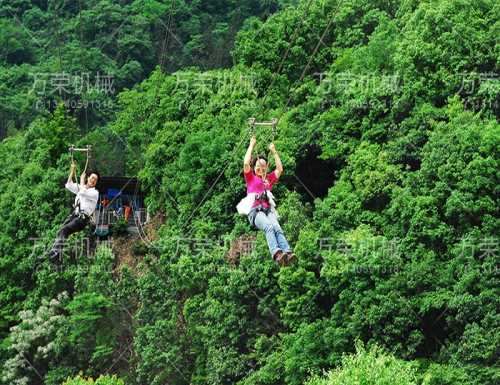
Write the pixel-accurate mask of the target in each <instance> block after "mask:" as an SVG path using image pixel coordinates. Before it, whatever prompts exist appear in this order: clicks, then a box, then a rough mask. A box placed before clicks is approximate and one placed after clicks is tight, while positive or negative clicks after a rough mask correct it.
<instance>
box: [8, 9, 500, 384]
mask: <svg viewBox="0 0 500 385" xmlns="http://www.w3.org/2000/svg"><path fill="white" fill-rule="evenodd" d="M122 3H123V4H115V3H112V2H109V1H99V2H93V1H90V2H86V3H85V4H84V5H83V10H82V12H81V14H79V4H77V3H76V2H68V3H67V4H65V5H64V6H62V7H61V8H60V9H58V12H59V14H60V15H61V17H64V20H65V21H66V22H64V23H62V27H63V28H64V31H65V32H67V33H66V34H65V37H64V40H65V41H64V44H65V47H66V48H65V49H64V50H61V51H62V52H61V56H60V59H61V60H62V62H63V64H64V65H67V66H68V67H67V68H68V69H69V70H71V71H72V72H75V71H76V72H78V71H87V70H90V71H94V72H96V71H98V70H105V72H108V73H111V74H113V75H115V82H116V83H115V86H116V88H117V96H116V100H117V103H116V105H115V104H113V103H111V104H109V105H106V107H103V108H100V109H98V111H90V110H89V111H86V110H85V109H84V108H80V107H77V108H75V109H72V108H65V107H63V106H61V105H60V106H58V107H57V108H55V109H54V111H53V112H52V113H51V114H46V113H45V112H44V111H38V112H39V113H38V112H37V113H33V111H32V110H31V109H30V103H31V102H32V99H30V97H34V95H31V96H30V97H28V98H22V97H20V95H24V94H22V92H25V91H26V87H27V79H29V76H28V74H29V73H30V72H33V71H35V72H36V71H38V70H42V69H43V71H44V72H51V71H56V70H57V69H58V65H59V64H58V61H59V57H58V56H59V55H57V56H54V51H53V48H54V49H55V47H52V46H51V47H50V48H48V49H47V52H40V50H39V49H38V48H37V47H36V45H33V44H26V45H25V44H18V42H17V41H13V40H12V36H15V37H18V38H19V43H23V42H24V39H25V36H24V34H23V32H22V31H21V30H20V29H19V28H18V26H17V24H16V23H13V22H12V17H9V14H12V13H14V14H15V15H17V16H18V17H19V18H20V20H22V21H23V22H25V23H27V24H28V25H29V26H30V28H33V29H35V28H37V29H40V30H41V37H40V39H42V40H43V41H44V42H45V41H47V42H48V41H50V40H49V37H48V36H47V35H46V34H45V35H44V34H43V32H44V31H45V32H47V31H48V30H50V29H47V28H49V27H47V26H45V23H49V21H50V20H53V18H52V16H54V12H55V11H56V10H55V9H54V8H53V5H50V6H47V7H45V8H43V7H42V8H43V9H42V8H39V7H38V6H35V2H28V1H19V2H15V3H12V4H10V5H9V4H6V2H0V12H1V13H0V14H1V15H2V17H3V18H2V19H0V23H1V26H3V27H5V28H3V29H2V33H0V35H1V36H0V42H5V46H4V47H3V48H2V49H1V50H0V61H2V64H0V65H1V66H2V67H1V68H0V80H2V82H1V85H0V90H1V91H2V93H1V94H0V113H2V119H3V120H2V122H0V124H4V125H5V124H6V123H4V121H6V122H7V123H9V122H12V121H13V116H16V119H17V116H18V115H20V116H19V120H16V122H17V124H18V126H17V128H19V130H17V132H16V127H15V124H14V125H12V124H10V126H9V127H11V128H10V131H9V133H10V135H11V136H10V137H8V138H7V139H5V140H3V141H2V142H1V143H0V160H1V161H2V164H3V167H2V168H1V169H0V179H1V180H2V183H3V184H2V190H1V191H0V229H1V232H0V271H1V274H0V336H1V338H2V340H1V344H0V361H1V362H2V363H3V364H5V363H8V364H9V365H8V368H7V371H6V373H8V379H7V380H3V381H4V382H5V381H8V383H15V382H16V381H17V382H19V383H22V381H24V382H26V381H31V380H33V381H38V380H37V379H36V378H35V376H34V375H32V374H33V373H28V372H27V370H25V368H23V367H21V364H20V362H21V361H20V353H19V351H17V352H16V351H15V349H13V347H15V346H17V345H16V344H20V343H21V342H22V341H24V340H26V339H27V341H28V343H27V345H23V349H26V350H24V351H25V352H26V354H29V355H30V357H32V359H33V360H34V362H35V363H36V364H37V365H39V366H40V373H41V374H42V377H43V381H44V382H45V383H47V384H50V385H56V384H58V385H59V384H60V383H62V382H63V381H64V380H65V379H67V381H73V382H74V383H76V384H86V383H89V381H90V383H92V382H91V381H93V380H92V379H88V380H87V379H85V378H83V377H77V378H74V376H75V375H76V374H77V373H79V372H82V373H84V375H85V376H91V377H92V378H96V377H97V376H98V375H99V374H102V373H103V372H104V371H105V370H106V369H107V368H108V365H107V364H108V363H109V364H110V365H111V363H113V362H116V364H115V366H114V367H113V371H114V372H116V373H117V374H118V375H119V377H120V378H123V383H127V384H128V383H130V384H135V385H138V384H146V383H147V384H151V385H163V384H165V383H172V384H186V385H188V384H193V385H194V384H196V385H202V384H203V385H205V384H213V385H224V384H231V385H232V384H240V385H243V384H244V385H262V384H266V385H277V384H287V385H299V384H303V383H306V382H307V381H309V383H310V384H314V385H316V384H317V385H319V384H330V383H331V384H337V383H338V384H340V383H342V384H349V383H353V384H354V383H356V384H358V383H362V382H363V381H364V382H366V383H373V384H382V383H384V384H395V383H396V384H397V383H400V384H417V383H418V384H422V385H423V384H428V385H451V384H457V383H464V384H474V385H490V384H491V383H495V382H498V381H499V380H500V377H499V376H500V374H499V373H500V372H499V370H498V363H499V362H498V345H499V343H500V341H499V338H500V337H499V336H500V333H499V324H500V317H499V314H498V308H499V305H500V304H499V296H498V262H497V261H498V255H497V254H498V250H497V240H498V235H497V232H498V230H497V229H498V227H499V219H498V185H499V184H498V180H499V175H498V170H499V169H500V168H499V164H498V162H499V159H500V153H499V144H500V134H499V133H500V130H499V124H498V105H495V104H494V103H493V102H495V101H497V99H498V92H497V91H498V84H497V83H498V81H497V80H491V79H489V80H488V79H485V74H488V73H490V72H491V73H493V74H494V73H496V72H495V71H497V65H496V63H497V62H498V60H497V59H498V52H497V51H498V50H496V45H495V42H496V38H497V35H498V33H497V29H498V11H499V8H498V5H497V4H496V3H495V2H493V1H491V0H482V1H479V2H467V1H451V0H450V1H427V2H416V1H391V2H387V1H366V0H349V1H345V2H342V6H341V7H339V8H338V9H337V6H338V5H339V2H336V1H322V2H312V3H311V6H310V9H309V10H308V11H307V12H306V7H307V4H308V3H309V2H308V1H301V2H300V4H299V5H298V6H296V7H288V5H291V4H289V3H290V2H279V4H278V3H277V2H273V1H259V2H258V3H256V2H250V3H248V2H239V3H238V5H237V6H236V4H235V3H233V2H217V3H213V2H182V1H175V2H174V5H175V10H174V12H173V15H174V21H173V25H174V26H173V32H174V33H175V34H176V36H177V37H178V38H179V39H180V40H181V41H184V42H187V44H184V47H183V48H182V49H181V47H180V46H179V45H178V44H177V43H176V42H175V41H174V40H175V39H174V40H170V37H172V38H173V36H170V35H168V36H170V37H169V40H170V41H169V46H170V48H171V50H169V52H170V53H169V55H168V56H169V57H168V58H163V59H162V60H161V64H162V66H161V68H157V69H156V70H153V67H154V65H155V60H156V57H158V56H161V55H160V53H161V51H162V48H161V47H162V46H163V45H164V38H165V34H164V32H165V31H164V29H163V28H164V27H165V25H164V24H163V23H158V22H157V21H159V20H160V19H161V20H162V21H163V22H164V21H165V20H168V15H169V11H170V4H171V2H170V1H134V2H122ZM36 4H39V2H38V3H36ZM82 4H83V3H82ZM279 7H283V9H282V10H281V11H279V12H276V13H274V14H273V15H271V16H270V17H269V18H268V19H267V20H265V21H264V20H260V19H259V18H256V17H253V18H247V16H249V15H258V16H265V17H267V16H268V15H270V14H271V13H273V12H274V11H276V10H277V9H278V8H279ZM302 17H303V18H304V19H303V23H302V21H301V20H302ZM244 19H246V20H245V21H244ZM330 21H332V24H331V30H330V32H329V33H327V34H326V35H325V38H324V40H323V43H322V44H320V45H319V48H318V52H317V54H316V55H315V56H314V57H312V52H313V50H314V48H315V46H316V43H317V41H318V39H319V37H320V35H321V34H322V32H323V30H324V28H325V27H326V26H327V24H328V23H329V22H330ZM122 24H123V25H122ZM240 25H244V26H243V29H242V30H241V31H239V32H238V33H237V34H236V29H237V28H238V27H239V26H240ZM120 26H121V27H120ZM297 26H299V28H300V30H299V32H298V33H297V34H296V35H295V37H296V38H295V40H294V41H293V42H292V43H291V45H290V49H289V50H288V46H289V42H290V41H291V39H292V37H293V36H294V31H295V28H296V27H297ZM118 27H120V28H119V33H117V35H116V38H112V37H111V35H112V33H113V31H115V30H116V28H118ZM4 31H5V32H4ZM80 33H81V35H80ZM80 37H82V39H83V40H80ZM233 40H235V41H236V44H235V46H234V50H233V54H234V60H235V63H236V64H235V65H234V66H233V67H231V68H226V69H220V68H219V69H213V68H214V67H219V66H227V67H229V66H230V64H231V61H230V60H229V48H231V47H232V41H233ZM82 42H83V44H82ZM56 47H57V45H56ZM285 52H288V54H287V57H286V58H285V59H284V60H282V58H283V55H284V54H285ZM311 58H312V60H311V66H310V67H309V68H307V71H306V72H305V77H304V79H303V81H302V82H301V83H298V80H299V78H300V76H301V74H302V71H303V69H304V68H305V65H306V63H307V62H308V61H309V59H311ZM13 60H14V61H19V63H14V62H13ZM37 63H39V64H37ZM187 65H190V66H191V65H194V66H191V67H187ZM32 67H33V68H32ZM4 68H5V69H4ZM200 68H204V69H203V70H201V69H200ZM207 68H211V69H207ZM165 69H166V70H167V71H176V72H173V73H172V74H167V73H166V71H165ZM278 72H279V73H278ZM319 72H321V73H322V75H321V77H322V79H319V78H318V73H319ZM464 73H465V75H464ZM320 80H322V81H320ZM470 81H473V82H474V83H473V85H474V87H471V83H470ZM23 87H24V88H23ZM14 90H20V91H19V92H21V94H19V93H18V92H17V91H16V92H14ZM25 93H27V92H25ZM27 94H29V93H27ZM54 98H55V99H57V100H58V98H57V97H54ZM68 98H76V99H78V100H80V99H81V100H94V101H99V102H103V103H104V102H106V101H109V100H114V97H113V96H109V95H103V94H102V93H100V92H98V91H97V90H91V91H90V92H88V93H85V94H83V95H71V96H68ZM49 99H50V98H49ZM476 101H481V102H482V104H479V105H476V104H475V105H473V106H471V104H470V103H471V102H476ZM285 106H286V107H285ZM30 111H31V112H30ZM86 112H88V113H89V114H90V117H88V120H87V122H89V125H88V126H87V125H86V124H85V119H84V114H85V113H86ZM115 112H116V115H115ZM30 114H31V115H30ZM35 116H36V119H33V118H34V117H35ZM71 116H74V117H75V118H72V117H71ZM250 116H255V117H257V118H258V119H259V120H265V119H270V118H272V117H277V116H279V117H280V121H279V125H278V130H277V135H276V137H275V138H274V142H275V144H276V148H277V149H278V152H279V154H280V157H281V159H282V162H283V165H284V173H283V175H282V176H281V178H280V181H279V183H278V184H277V185H276V186H275V187H274V188H273V193H274V195H275V196H276V198H277V204H278V212H279V214H280V223H281V225H282V227H283V229H284V231H285V234H286V236H287V238H288V240H289V241H290V243H291V244H292V246H293V247H294V250H295V253H296V254H297V255H298V263H297V264H296V265H293V266H290V267H284V268H279V267H278V266H277V265H276V264H275V263H274V262H273V261H272V260H271V258H269V256H268V250H267V245H266V240H265V237H264V235H263V234H262V232H252V231H251V230H250V229H249V226H248V221H247V220H246V218H245V217H240V216H238V215H237V214H236V213H235V206H236V204H237V203H238V202H239V200H240V199H241V198H243V197H244V195H245V187H244V179H243V176H242V159H243V156H244V153H245V148H246V146H247V143H248V132H247V119H248V118H249V117H250ZM23 119H24V120H23ZM26 122H32V123H31V124H29V125H28V124H27V123H26ZM96 126H98V128H99V129H96ZM271 138H272V133H271V132H270V130H266V129H259V130H257V140H258V148H257V150H258V151H259V152H267V144H268V142H269V141H270V140H271ZM74 142H76V143H81V144H88V143H91V144H93V145H95V149H96V151H95V152H96V161H97V164H98V166H99V167H100V168H101V167H102V169H103V170H105V172H106V173H107V174H109V175H117V174H119V175H129V176H133V175H138V176H139V178H140V180H141V182H142V186H143V188H144V191H145V193H146V203H147V205H148V207H149V209H150V214H152V217H153V218H155V220H154V221H153V223H151V224H148V229H147V233H148V234H147V235H148V237H151V238H152V239H145V237H144V236H143V234H141V240H140V241H138V242H137V243H136V244H135V245H133V246H132V247H131V249H130V250H126V255H122V254H120V253H119V252H117V250H113V249H112V248H110V247H103V246H99V247H98V248H97V250H95V252H94V251H93V252H92V253H91V255H90V257H91V258H88V259H85V260H79V261H75V263H74V266H70V264H69V263H65V264H64V269H63V270H62V271H60V272H58V271H56V272H54V271H53V270H52V269H51V268H52V266H51V265H50V263H49V262H47V261H44V262H43V263H41V266H40V269H39V270H37V271H34V272H33V269H32V266H33V259H36V257H37V256H38V255H37V254H38V253H40V254H41V251H40V252H39V251H36V252H33V248H32V244H31V243H30V242H29V238H30V237H43V238H44V239H43V242H42V243H43V245H47V244H48V243H49V242H50V241H51V240H52V237H53V235H54V234H55V232H56V231H57V227H58V225H59V224H60V223H61V221H62V219H63V218H64V216H65V215H66V214H67V212H68V209H69V203H70V199H69V195H67V194H66V195H65V193H63V189H62V182H63V179H64V177H65V176H66V174H67V168H68V161H69V157H68V156H67V155H66V147H67V145H68V144H71V143H74ZM271 165H272V166H271V169H272V168H273V159H271ZM304 185H306V186H305V187H304ZM66 207H67V208H66ZM33 208H36V210H35V209H33ZM120 226H121V227H122V228H123V226H124V223H121V224H120V223H119V224H118V227H120ZM245 239H255V241H256V243H255V248H254V249H253V250H252V251H249V252H247V253H245V252H242V251H241V250H239V249H238V247H239V244H238V242H239V241H241V240H245ZM196 241H201V242H203V241H208V246H207V244H204V245H203V244H202V245H203V246H206V247H201V248H200V244H196ZM115 242H116V240H115ZM118 242H120V241H119V240H118ZM42 249H43V248H42ZM235 250H236V252H234V251H235ZM70 267H75V268H77V271H76V272H74V271H70V269H69V268H70ZM118 267H119V268H118ZM65 289H70V290H71V293H72V298H71V299H69V300H68V304H67V305H65V306H63V307H61V309H59V308H58V310H57V311H56V310H51V311H46V310H44V311H45V312H46V313H47V312H48V313H50V315H49V316H47V317H45V318H43V317H38V318H37V317H35V315H36V314H38V313H37V311H39V309H41V308H42V307H43V306H44V305H43V304H44V303H45V302H44V300H46V299H47V298H55V297H56V295H57V293H59V292H61V291H62V290H65ZM21 310H24V311H25V312H28V311H31V313H29V314H31V315H32V317H31V316H30V317H31V318H36V319H37V321H36V322H35V323H32V322H31V321H29V318H30V317H26V314H28V313H25V312H22V311H21ZM56 316H61V317H62V318H56V320H58V321H57V322H55V321H54V320H55V319H54V317H56ZM51 320H52V321H51ZM53 321H54V323H56V325H52V323H51V322H53ZM47 322H48V323H49V324H48V325H47ZM16 325H17V326H16ZM44 325H46V326H50V328H49V327H48V328H47V329H44V331H43V332H42V331H40V332H39V333H38V332H37V333H38V334H33V333H32V330H38V329H40V330H41V329H43V326H44ZM11 328H14V329H11ZM23 328H26V331H25V332H21V331H22V330H24V329H23ZM30 333H31V334H30ZM30 336H31V337H30ZM33 336H35V337H36V338H34V339H30V338H32V337H33ZM356 341H361V342H363V343H364V344H365V346H367V348H366V349H365V348H363V347H362V345H361V344H359V345H357V344H356ZM51 343H53V344H52V345H50V344H51ZM376 346H378V347H376ZM40 347H41V349H42V350H41V352H43V351H44V350H43V349H45V348H46V347H50V349H51V350H50V352H53V353H54V354H52V355H51V356H50V357H48V356H47V357H46V356H41V355H37V354H38V350H37V349H38V348H40ZM47 349H48V348H47ZM4 366H5V365H4ZM37 369H38V366H37ZM324 372H328V373H329V374H328V375H327V377H324V376H323V377H320V376H321V374H322V373H324ZM82 375H83V374H82ZM70 378H73V380H71V379H70ZM102 378H104V377H102ZM40 380H41V379H40ZM95 381H96V382H95V383H97V381H99V380H95ZM102 381H107V382H106V384H108V383H109V384H115V383H120V381H121V380H118V379H110V378H107V377H106V379H103V380H102ZM110 381H111V382H110ZM2 385H3V383H2Z"/></svg>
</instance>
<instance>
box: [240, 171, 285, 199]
mask: <svg viewBox="0 0 500 385" xmlns="http://www.w3.org/2000/svg"><path fill="white" fill-rule="evenodd" d="M243 175H244V176H245V182H246V184H247V194H249V193H257V194H260V193H263V192H264V190H269V191H270V190H271V189H272V187H273V185H274V184H276V183H277V182H278V178H277V177H276V170H274V171H273V172H272V173H270V174H267V176H266V180H265V181H263V180H262V179H261V178H260V177H259V176H257V175H255V174H254V173H253V171H252V170H250V171H249V172H248V173H243ZM259 203H261V204H262V205H263V206H264V207H269V203H267V202H266V201H262V202H259V201H257V200H256V201H255V202H254V203H253V205H252V207H254V206H257V205H259Z"/></svg>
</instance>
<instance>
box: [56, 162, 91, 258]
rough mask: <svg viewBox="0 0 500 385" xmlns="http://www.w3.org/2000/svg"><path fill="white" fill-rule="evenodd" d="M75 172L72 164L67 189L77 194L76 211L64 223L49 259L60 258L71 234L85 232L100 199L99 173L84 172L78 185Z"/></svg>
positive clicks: (74, 165)
mask: <svg viewBox="0 0 500 385" xmlns="http://www.w3.org/2000/svg"><path fill="white" fill-rule="evenodd" d="M75 172H76V164H75V163H71V168H70V172H69V176H68V180H67V181H66V185H65V187H66V188H67V189H68V190H69V191H71V192H72V193H73V194H76V197H75V203H74V210H73V212H72V213H71V215H70V216H69V217H68V218H67V219H66V220H65V221H64V223H63V225H62V227H61V229H60V230H59V232H58V233H57V237H56V240H55V242H54V245H53V246H52V249H51V250H50V251H49V253H48V256H49V258H53V259H56V258H58V257H60V256H61V254H62V248H63V246H64V241H65V239H66V238H68V237H69V236H70V235H71V234H74V233H76V232H78V231H81V230H83V229H84V228H85V227H86V226H87V224H88V223H89V221H90V217H91V216H92V214H93V213H94V211H95V208H96V205H97V201H98V199H99V191H97V189H96V188H95V186H96V184H97V182H98V180H99V173H98V172H97V171H92V172H89V173H86V172H85V171H84V172H83V173H82V175H81V176H80V183H79V184H76V183H75V182H73V179H74V177H75Z"/></svg>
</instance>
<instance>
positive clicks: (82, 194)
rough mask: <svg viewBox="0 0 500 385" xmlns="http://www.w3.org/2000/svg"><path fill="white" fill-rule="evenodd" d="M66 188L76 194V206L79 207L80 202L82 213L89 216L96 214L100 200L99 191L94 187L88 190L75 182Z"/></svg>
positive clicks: (69, 183) (68, 184)
mask: <svg viewBox="0 0 500 385" xmlns="http://www.w3.org/2000/svg"><path fill="white" fill-rule="evenodd" d="M65 187H66V188H67V189H68V190H69V191H71V192H72V193H73V194H76V197H75V205H76V206H77V207H78V202H80V211H83V212H84V213H85V214H87V215H92V214H93V213H94V211H95V207H96V205H97V201H98V200H99V191H97V190H96V189H95V188H94V187H90V188H87V187H86V186H83V185H81V184H80V185H77V184H76V183H75V182H68V183H66V186H65Z"/></svg>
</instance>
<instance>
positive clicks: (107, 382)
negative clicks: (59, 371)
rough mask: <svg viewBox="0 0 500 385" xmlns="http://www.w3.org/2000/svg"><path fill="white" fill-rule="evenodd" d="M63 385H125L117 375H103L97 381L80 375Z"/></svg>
mask: <svg viewBox="0 0 500 385" xmlns="http://www.w3.org/2000/svg"><path fill="white" fill-rule="evenodd" d="M62 385H125V382H123V380H122V379H120V378H118V377H116V375H114V374H113V375H112V376H110V375H101V376H99V377H97V378H96V379H95V380H94V379H93V378H91V377H88V378H85V377H82V376H81V375H78V376H77V377H74V378H71V379H70V378H68V379H67V380H66V381H65V382H64V383H63V384H62Z"/></svg>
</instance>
